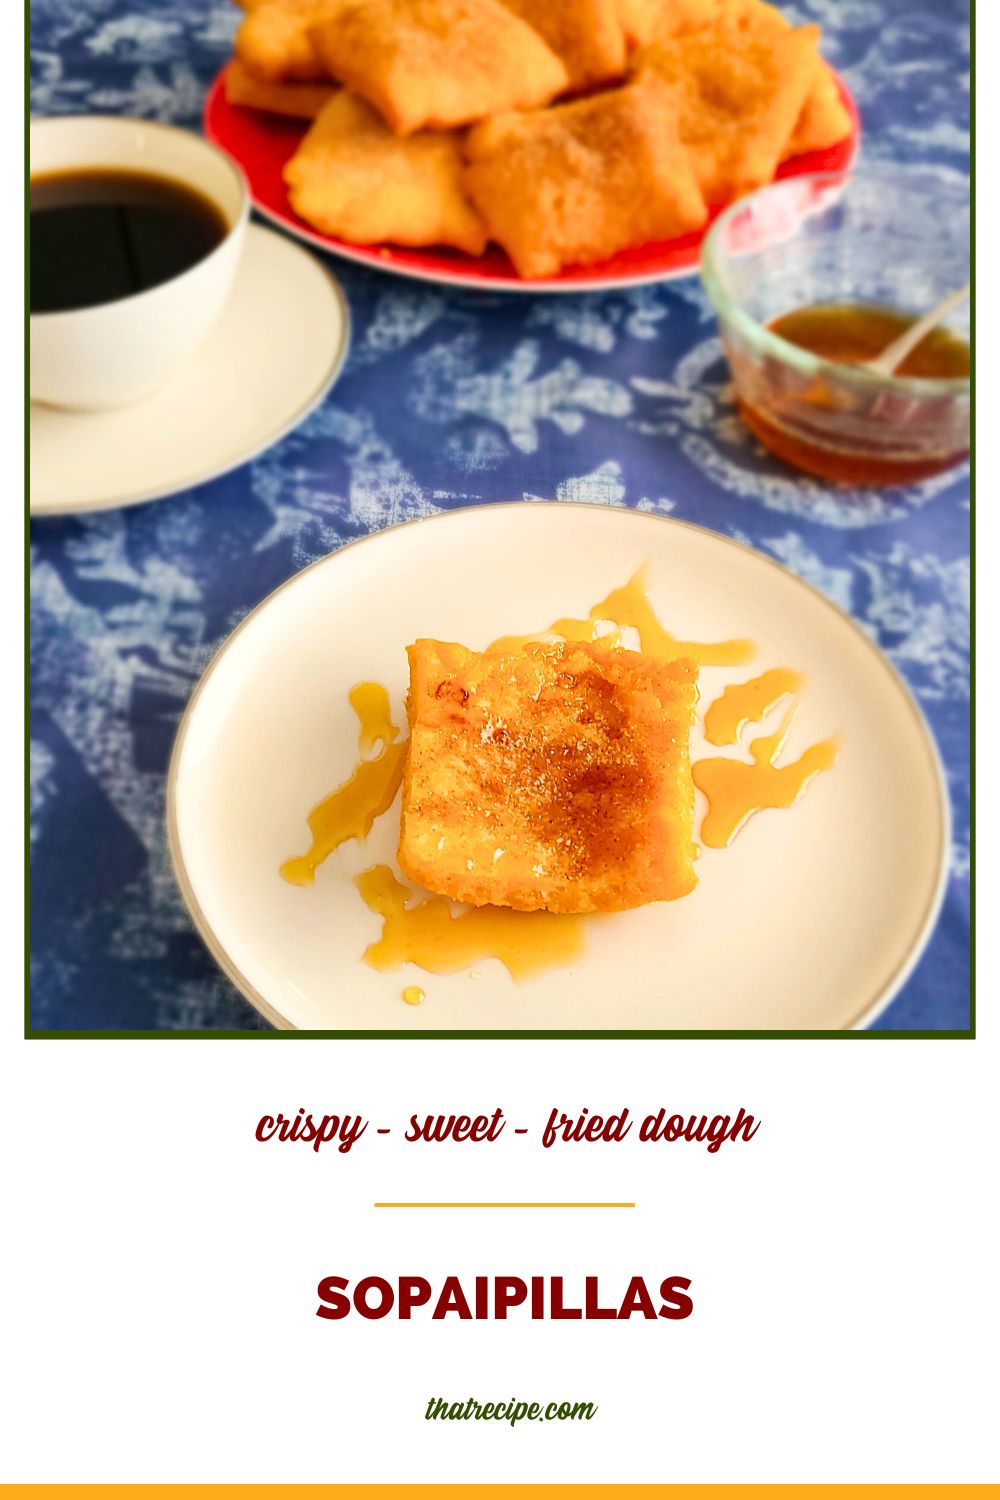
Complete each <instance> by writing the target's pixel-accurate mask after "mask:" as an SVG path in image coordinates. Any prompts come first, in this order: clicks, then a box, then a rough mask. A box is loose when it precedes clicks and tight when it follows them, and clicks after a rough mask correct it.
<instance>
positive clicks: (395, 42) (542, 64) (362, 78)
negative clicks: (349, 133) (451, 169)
mask: <svg viewBox="0 0 1000 1500" xmlns="http://www.w3.org/2000/svg"><path fill="white" fill-rule="evenodd" d="M312 38H313V42H314V45H315V47H316V49H317V51H318V52H319V55H320V57H321V58H322V59H323V63H324V65H325V66H326V68H327V70H328V71H329V73H330V75H331V76H332V77H333V78H336V79H339V81H340V82H341V83H343V84H345V85H346V87H347V88H349V89H352V90H353V91H354V92H355V93H356V94H361V95H362V97H363V98H365V99H367V100H368V102H369V104H373V105H374V106H375V108H376V109H377V110H378V111H379V113H380V114H381V115H382V117H383V119H385V120H386V121H387V123H388V124H389V125H390V127H391V128H392V129H393V130H394V131H395V132H396V134H397V135H409V134H410V133H411V132H412V131H415V130H421V129H423V128H425V127H430V128H431V129H448V127H450V126H453V125H465V124H467V123H468V122H470V121H472V120H481V119H483V118H484V117H485V116H486V115H490V114H493V113H495V112H496V111H497V110H503V109H531V108H533V107H534V106H536V105H540V104H547V103H548V101H549V100H550V99H551V98H552V97H553V96H554V95H555V94H558V93H561V92H562V90H563V89H565V88H566V87H567V85H568V83H569V76H568V74H567V72H566V69H565V67H564V66H563V64H562V63H561V62H560V61H559V59H558V57H556V55H555V53H554V52H552V51H551V50H550V49H549V48H548V47H547V46H546V45H545V43H544V42H543V41H542V38H541V37H540V36H539V35H538V33H537V32H536V31H533V30H532V29H531V27H530V26H528V25H527V24H526V23H525V22H524V21H522V20H521V19H520V17H518V16H516V15H514V13H513V11H511V10H508V9H507V8H506V7H505V6H504V5H502V4H501V3H500V0H348V3H347V4H346V5H345V6H344V7H343V9H341V10H340V11H339V12H338V14H337V16H336V18H335V19H334V20H332V21H330V22H328V23H327V24H325V25H320V26H318V27H316V28H315V29H314V31H313V33H312Z"/></svg>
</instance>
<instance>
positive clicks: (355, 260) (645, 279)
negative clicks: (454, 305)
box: [201, 58, 861, 296]
mask: <svg viewBox="0 0 1000 1500" xmlns="http://www.w3.org/2000/svg"><path fill="white" fill-rule="evenodd" d="M232 61H233V59H232V58H227V59H226V61H225V62H224V63H223V65H222V67H221V68H220V69H219V71H218V73H216V75H215V77H214V78H213V79H212V81H211V83H210V84H209V86H208V89H207V90H206V93H205V99H204V103H203V106H202V116H201V125H202V132H203V134H204V135H205V137H206V139H207V140H208V141H210V142H211V144H212V145H213V146H215V147H217V148H218V149H219V150H220V151H224V152H225V153H226V155H227V156H229V155H230V154H231V153H230V151H229V148H228V147H227V146H225V145H224V144H223V143H222V141H221V140H220V139H219V138H218V136H217V134H216V133H215V131H214V130H213V129H212V126H211V123H210V116H211V112H212V109H213V107H214V106H215V104H216V101H217V99H218V98H219V96H220V94H221V95H222V98H223V102H224V103H226V104H227V105H228V100H226V99H225V94H224V86H225V75H226V71H227V69H228V68H229V66H230V64H231V63H232ZM827 66H828V67H829V69H830V72H831V73H832V74H833V77H834V79H835V81H836V84H837V92H838V95H839V97H840V98H841V100H842V101H843V102H844V104H845V107H846V108H847V110H848V113H849V114H850V117H851V127H852V132H851V137H850V151H849V154H848V157H847V159H846V161H845V162H844V163H843V165H842V166H841V167H838V168H836V169H835V170H837V171H839V172H853V171H854V169H855V167H856V165H857V160H858V154H859V152H860V150H861V112H860V110H859V109H858V106H857V101H856V100H855V97H854V94H853V92H852V90H851V89H850V88H849V87H848V84H847V81H846V79H845V78H844V76H843V74H842V73H841V72H840V71H839V69H837V68H835V67H834V66H833V64H832V63H829V62H828V63H827ZM230 107H231V108H234V109H251V108H252V106H250V105H232V106H230ZM255 113H257V114H266V113H267V111H262V110H257V111H255ZM286 123H287V117H286ZM300 123H302V124H303V125H304V126H305V128H306V129H308V127H309V125H310V124H311V121H309V120H303V121H301V122H300ZM802 154H803V155H808V154H810V153H805V152H804V153H802ZM232 159H233V160H234V161H235V162H236V164H237V166H239V168H240V170H241V171H242V172H243V174H244V176H245V177H246V179H247V189H248V191H249V193H250V199H251V202H252V203H253V206H254V209H255V210H256V212H257V213H259V214H261V215H262V216H263V217H264V218H266V219H267V220H268V221H269V222H270V223H271V224H275V225H277V226H278V227H279V228H281V229H283V230H284V232H285V233H286V234H289V235H291V236H292V237H293V238H295V239H299V240H301V241H302V242H303V243H305V244H309V245H313V246H315V247H316V248H317V249H319V250H322V251H324V253H325V254H327V255H335V256H338V257H339V258H341V259H343V260H346V261H349V262H350V263H351V264H352V265H358V266H362V267H364V268H365V269H367V270H369V271H376V272H377V271H383V272H385V273H386V274H387V275H390V276H399V277H402V278H403V279H404V280H407V281H418V282H422V283H424V284H425V285H430V286H445V287H452V288H461V289H463V290H466V291H478V292H484V293H489V292H494V291H495V292H501V293H504V294H507V293H511V292H513V293H520V294H522V295H526V296H533V295H537V296H546V295H549V294H551V293H555V294H556V295H567V294H570V293H573V292H580V293H584V292H600V291H608V292H613V291H626V290H628V289H629V288H631V287H638V286H650V285H652V284H654V283H657V282H664V283H666V282H670V281H683V280H685V279H687V278H689V277H691V276H697V275H698V274H699V268H700V264H701V246H702V243H703V241H704V235H705V234H707V233H708V230H709V228H710V227H711V224H709V225H706V227H705V230H704V231H703V233H702V239H701V240H699V242H698V244H697V246H696V247H695V249H694V259H693V260H692V262H691V264H690V265H685V266H676V267H674V268H672V269H667V270H648V271H639V272H636V273H635V274H633V275H629V274H628V273H621V274H614V275H609V276H587V275H584V276H580V277H578V278H576V279H574V280H569V281H567V280H564V279H562V277H561V275H559V276H555V277H540V278H538V279H537V280H528V279H525V278H524V277H521V276H517V275H513V276H510V275H503V276H499V275H498V276H495V277H494V276H491V277H489V278H484V277H482V276H477V275H474V274H472V273H471V272H469V271H467V270H465V269H463V268H462V267H459V268H458V269H456V270H453V271H452V270H447V269H445V268H440V269H431V268H427V267H421V266H410V265H405V264H400V263H398V262H395V261H392V260H383V259H382V258H381V257H380V256H379V254H378V250H379V247H378V246H377V245H371V246H369V245H362V246H355V245H351V244H348V242H347V241H346V240H338V239H335V238H334V237H333V236H327V235H323V234H321V233H320V232H319V231H317V230H314V229H312V228H311V227H310V226H309V225H308V224H306V223H305V221H304V220H303V221H299V220H298V219H297V218H296V219H295V220H293V219H292V218H291V217H290V216H288V215H286V214H282V213H279V212H278V211H276V210H275V209H273V208H269V207H268V206H267V205H266V204H262V203H261V202H260V200H259V199H258V198H257V195H256V193H255V191H254V186H253V183H252V182H251V181H250V174H249V172H248V171H247V168H246V166H245V165H244V163H243V162H242V161H241V160H240V159H239V158H238V157H233V158H232ZM782 165H784V164H783V163H779V169H780V166H782ZM816 170H819V169H816ZM790 175H793V176H795V175H800V174H790ZM771 180H772V181H777V180H779V179H778V178H777V177H774V178H772V179H771ZM399 248H400V249H403V250H405V249H406V248H408V247H406V246H400V247H399ZM409 248H411V249H414V248H416V247H414V246H411V247H409ZM467 258H468V259H469V260H471V261H473V262H474V261H475V260H476V257H474V256H469V257H467Z"/></svg>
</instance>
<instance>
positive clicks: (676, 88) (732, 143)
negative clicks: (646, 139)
mask: <svg viewBox="0 0 1000 1500" xmlns="http://www.w3.org/2000/svg"><path fill="white" fill-rule="evenodd" d="M772 10H773V7H770V6H764V5H757V4H753V5H746V6H745V8H742V9H740V10H738V11H734V13H731V14H728V15H727V16H726V17H725V18H724V19H722V20H720V21H716V22H713V23H712V24H711V25H709V26H704V27H702V28H701V29H700V30H698V31H694V32H691V33H688V34H686V35H683V36H679V37H674V38H672V39H670V40H667V41H659V40H658V41H655V42H651V43H650V44H649V45H648V46H646V47H644V48H642V50H641V52H640V53H639V58H638V65H639V68H640V71H641V72H650V71H652V72H655V73H656V74H657V75H658V76H659V77H660V78H661V79H662V80H663V82H664V83H665V84H666V85H667V87H668V89H669V90H670V92H671V96H672V98H673V100H674V104H675V107H676V110H677V120H678V128H679V130H680V137H681V140H682V141H683V142H684V144H685V146H686V147H687V148H688V150H689V152H690V155H691V160H692V164H693V167H694V171H695V175H696V177H697V179H698V182H699V185H700V186H701V189H702V191H703V193H704V194H705V197H706V198H707V199H708V201H709V202H710V203H724V202H727V201H728V200H729V199H731V198H734V197H738V196H739V195H740V194H742V193H747V192H752V191H753V189H754V188H757V187H760V186H761V185H762V184H763V183H765V182H769V181H770V180H771V178H772V177H773V176H774V173H775V171H776V170H777V167H778V163H779V162H780V161H781V159H782V156H783V154H784V152H785V149H786V147H787V146H788V143H789V141H790V140H791V136H792V131H793V130H794V128H795V124H796V121H797V120H798V118H799V115H800V114H801V112H802V107H803V105H804V103H805V101H806V98H807V96H808V94H809V92H810V90H811V89H812V86H813V84H814V82H815V80H816V77H817V72H818V69H819V67H820V59H819V51H818V47H819V27H818V26H800V27H797V28H794V29H792V28H786V29H783V28H780V27H778V26H777V25H776V24H775V23H774V21H773V18H772V16H771V15H770V14H769V12H771V11H772Z"/></svg>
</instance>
